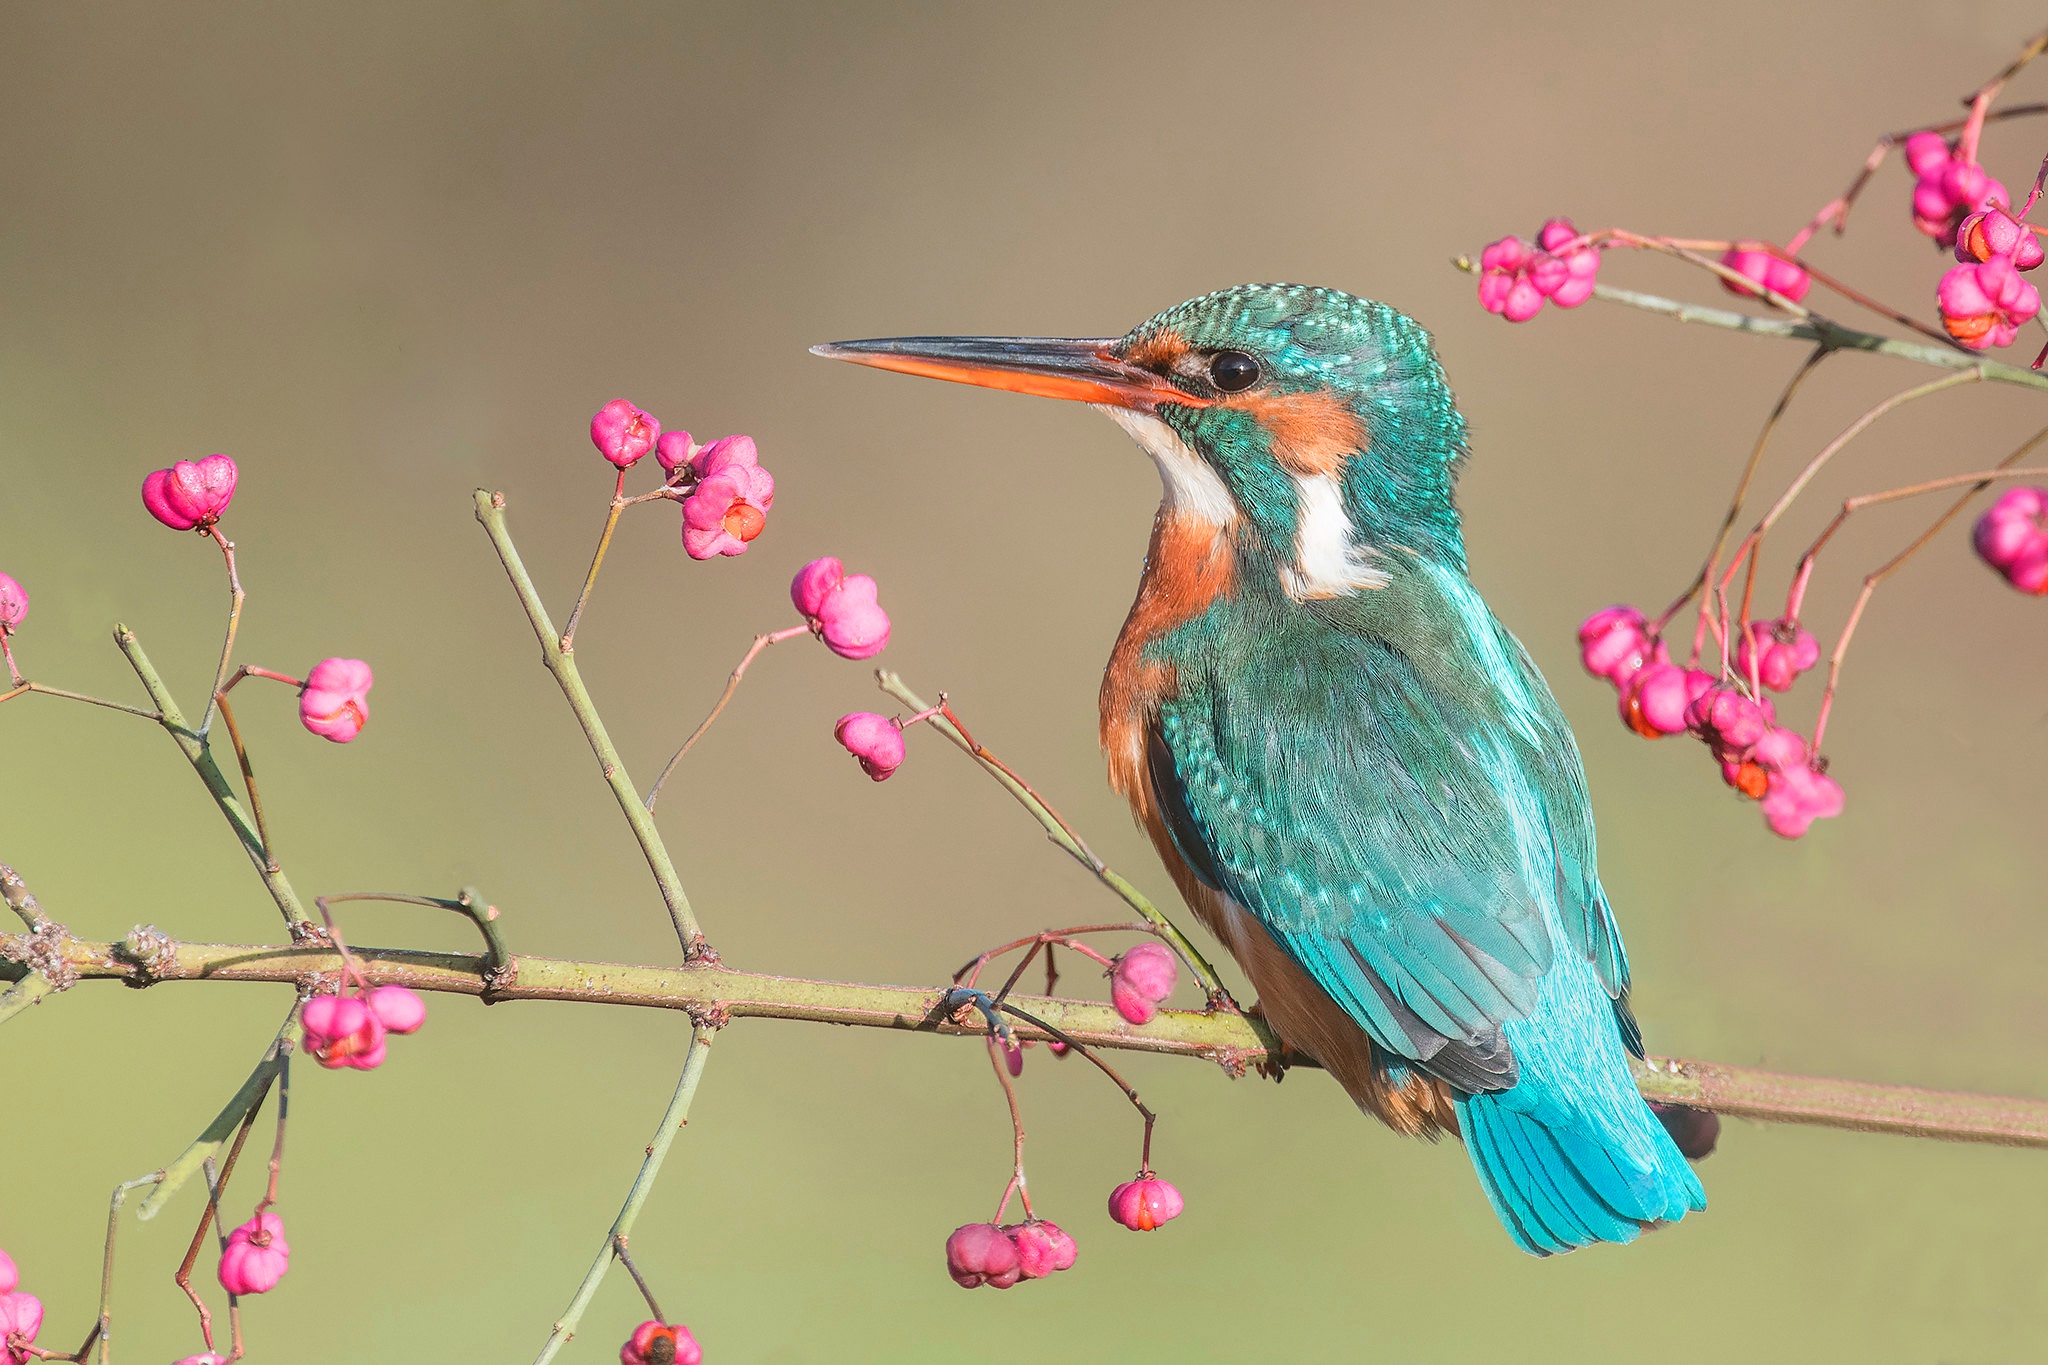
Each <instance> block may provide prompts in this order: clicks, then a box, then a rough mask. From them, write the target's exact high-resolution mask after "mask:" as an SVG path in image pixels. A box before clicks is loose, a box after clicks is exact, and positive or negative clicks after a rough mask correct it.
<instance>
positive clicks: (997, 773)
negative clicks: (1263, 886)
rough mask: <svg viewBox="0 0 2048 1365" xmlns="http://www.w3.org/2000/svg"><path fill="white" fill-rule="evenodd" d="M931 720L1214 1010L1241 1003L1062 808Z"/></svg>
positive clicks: (947, 714)
mask: <svg viewBox="0 0 2048 1365" xmlns="http://www.w3.org/2000/svg"><path fill="white" fill-rule="evenodd" d="M875 681H876V682H877V683H879V684H880V685H881V688H882V690H883V691H884V692H887V693H888V694H889V695H890V696H892V697H894V698H896V700H898V701H900V702H902V703H903V704H904V705H905V706H908V707H910V708H912V709H913V710H916V711H926V710H930V709H931V708H929V707H927V706H926V705H925V703H924V699H923V698H921V697H919V696H918V695H917V694H916V693H915V692H913V691H911V690H910V688H909V687H908V686H907V685H905V683H904V681H903V679H901V678H899V677H897V676H896V675H895V674H894V673H890V672H888V671H886V670H878V671H877V672H876V673H875ZM930 724H931V726H932V728H933V729H935V730H937V731H938V732H939V733H940V734H942V735H944V736H945V737H946V738H947V739H949V740H951V741H952V742H953V744H954V745H955V746H956V747H957V748H959V749H960V750H962V751H963V752H965V753H966V754H967V755H968V756H969V757H971V758H973V759H974V761H975V762H977V763H979V764H980V765H981V766H982V769H983V770H984V771H985V772H987V773H988V774H989V775H990V776H991V777H993V778H995V779H996V781H997V782H999V783H1001V784H1002V786H1003V789H1004V790H1005V791H1007V792H1009V793H1010V795H1011V796H1013V797H1015V798H1016V800H1017V803H1018V804H1019V805H1021V806H1023V807H1024V809H1025V810H1027V811H1030V812H1031V816H1032V818H1033V819H1035V820H1037V821H1038V824H1039V827H1040V828H1041V829H1043V830H1044V831H1045V833H1046V837H1047V838H1049V839H1051V840H1052V841H1053V842H1054V843H1055V844H1058V845H1059V846H1060V847H1061V848H1062V849H1064V850H1066V852H1067V854H1068V856H1069V857H1071V858H1073V860H1074V861H1075V862H1077V863H1079V864H1081V866H1083V867H1085V868H1087V869H1088V870H1089V872H1091V873H1093V874H1094V876H1095V878H1096V880H1098V881H1100V882H1101V883H1102V884H1103V885H1104V886H1106V887H1108V888H1109V889H1110V890H1111V891H1114V892H1115V893H1116V894H1117V896H1118V897H1119V898H1120V899H1121V900H1122V901H1123V902H1124V904H1126V905H1128V906H1130V907H1131V909H1133V910H1135V911H1137V912H1138V913H1139V914H1140V915H1142V916H1143V917H1144V918H1145V919H1146V920H1147V921H1148V922H1150V923H1151V924H1152V925H1154V926H1155V927H1156V928H1157V929H1158V930H1159V932H1160V934H1161V936H1162V937H1164V938H1165V939H1166V941H1167V942H1168V943H1169V944H1171V945H1172V946H1173V950H1174V951H1175V952H1176V953H1178V954H1180V957H1181V960H1182V961H1183V962H1185V963H1187V964H1188V970H1189V971H1191V972H1193V973H1194V975H1195V980H1196V981H1197V982H1198V983H1199V984H1200V985H1201V987H1202V993H1203V994H1204V995H1205V996H1206V997H1207V998H1208V1001H1209V1006H1210V1008H1212V1009H1225V1010H1235V1009H1236V1008H1237V1003H1236V1002H1235V1001H1233V1000H1232V999H1231V998H1230V992H1229V991H1228V990H1226V989H1225V988H1224V985H1223V979H1222V978H1221V977H1219V976H1218V975H1217V974H1216V969H1215V968H1214V967H1212V966H1210V965H1209V960H1208V959H1207V958H1205V957H1203V956H1202V953H1201V950H1200V949H1199V948H1197V947H1195V945H1194V943H1193V941H1192V940H1190V939H1189V938H1188V936H1187V935H1186V934H1183V933H1182V932H1181V931H1180V928H1179V926H1177V925H1176V924H1174V922H1173V921H1172V920H1170V919H1168V918H1167V917H1166V916H1165V915H1164V914H1162V913H1161V912H1160V911H1159V909H1158V908H1157V907H1156V906H1154V905H1153V904H1152V902H1151V901H1149V900H1147V899H1146V898H1145V896H1144V895H1143V893H1141V892H1140V891H1139V890H1138V888H1137V887H1135V886H1133V885H1131V884H1130V883H1129V882H1127V881H1125V880H1124V879H1123V877H1122V876H1121V875H1119V874H1118V873H1116V872H1115V871H1113V870H1111V868H1110V866H1109V865H1108V864H1107V863H1105V862H1103V861H1102V859H1100V858H1098V857H1096V856H1095V850H1093V849H1091V848H1089V847H1088V845H1087V844H1086V843H1084V842H1083V841H1082V839H1081V836H1080V835H1079V834H1077V833H1076V832H1075V831H1074V828H1073V826H1071V825H1069V824H1068V823H1067V822H1066V821H1065V820H1064V819H1062V818H1061V817H1060V814H1059V812H1057V811H1055V810H1054V809H1053V808H1052V807H1051V806H1050V805H1048V804H1047V803H1046V801H1045V799H1044V798H1043V797H1041V796H1040V795H1039V794H1038V793H1037V792H1035V791H1033V790H1032V788H1031V785H1030V784H1029V783H1027V782H1026V781H1025V780H1024V779H1023V778H1021V777H1019V776H1018V775H1017V774H1016V773H1015V772H1014V771H1012V770H1011V769H1010V767H1009V765H1008V764H1006V763H1004V762H1003V761H1002V760H1000V759H998V758H997V757H996V756H995V755H994V754H992V753H990V752H989V751H988V750H987V749H985V748H983V747H982V746H981V745H980V744H979V743H977V742H976V741H975V739H974V737H973V736H972V735H969V734H968V733H967V731H966V730H965V729H963V728H962V727H961V725H960V724H959V721H958V719H957V718H956V717H955V716H954V715H953V714H952V712H951V711H950V710H946V711H942V712H941V714H939V715H936V716H933V717H932V718H931V721H930Z"/></svg>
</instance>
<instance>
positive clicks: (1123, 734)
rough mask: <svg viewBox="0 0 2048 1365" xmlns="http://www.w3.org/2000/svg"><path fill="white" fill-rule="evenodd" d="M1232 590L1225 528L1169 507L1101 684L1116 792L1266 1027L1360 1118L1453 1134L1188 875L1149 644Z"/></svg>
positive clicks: (1438, 1100) (1434, 1098)
mask: <svg viewBox="0 0 2048 1365" xmlns="http://www.w3.org/2000/svg"><path fill="white" fill-rule="evenodd" d="M1234 581H1235V558H1234V554H1233V551H1232V549H1231V543H1230V536H1229V533H1228V532H1227V531H1225V530H1224V528H1222V527H1219V526H1213V525H1210V524H1208V523H1205V522H1201V521H1196V520H1193V519H1191V518H1188V517H1186V516H1185V515H1181V516H1173V515H1169V514H1168V512H1167V511H1166V509H1164V508H1162V509H1160V513H1159V517H1158V519H1157V520H1156V521H1155V522H1154V523H1153V526H1152V545H1151V550H1150V552H1149V554H1148V555H1147V558H1146V564H1145V576H1144V578H1143V579H1142V580H1141V581H1140V582H1139V584H1138V596H1137V600H1136V601H1134V602H1133V603H1132V604H1131V612H1130V615H1129V616H1128V617H1126V618H1125V620H1124V627H1123V630H1122V631H1121V632H1120V633H1119V634H1118V636H1117V641H1116V648H1115V650H1114V651H1113V652H1112V653H1111V654H1110V658H1109V667H1108V668H1107V669H1106V670H1105V671H1104V674H1103V679H1102V698H1101V702H1102V748H1103V752H1104V753H1105V754H1106V755H1107V756H1108V759H1109V781H1110V785H1111V786H1112V787H1114V788H1115V789H1116V790H1117V791H1118V792H1120V793H1122V794H1123V796H1124V799H1125V800H1127V801H1129V802H1130V803H1131V811H1132V813H1133V814H1134V815H1135V816H1137V818H1138V823H1139V824H1141V825H1143V826H1144V827H1145V830H1146V832H1147V833H1148V834H1150V835H1151V837H1152V845H1153V847H1154V848H1156V849H1157V850H1158V851H1159V857H1160V859H1161V860H1162V861H1163V862H1164V863H1165V864H1166V869H1167V872H1168V873H1169V874H1170V875H1171V876H1172V877H1173V880H1174V883H1175V885H1177V886H1178V887H1179V888H1180V893H1181V897H1182V899H1184V900H1186V901H1187V903H1188V906H1189V908H1190V909H1192V910H1193V911H1194V912H1195V915H1196V917H1197V918H1199V919H1200V920H1201V921H1202V923H1203V924H1204V925H1205V926H1206V927H1207V928H1208V930H1209V932H1210V933H1212V934H1214V935H1215V936H1216V938H1217V940H1218V941H1220V942H1221V943H1222V944H1223V945H1224V947H1226V948H1227V949H1229V950H1230V954H1231V956H1232V957H1234V958H1236V959H1237V963H1238V965H1239V966H1240V967H1242V968H1244V971H1245V975H1246V976H1248V977H1249V978H1251V983H1252V987H1253V989H1254V990H1256V991H1257V992H1258V993H1259V1002H1260V1005H1261V1008H1262V1009H1263V1011H1264V1013H1265V1016H1266V1020H1267V1022H1268V1023H1270V1024H1271V1025H1272V1026H1273V1028H1274V1030H1275V1031H1276V1032H1278V1033H1279V1034H1280V1036H1281V1038H1282V1039H1283V1040H1284V1041H1285V1042H1286V1044H1287V1045H1288V1047H1289V1048H1291V1049H1293V1050H1296V1051H1300V1052H1303V1053H1306V1054H1307V1055H1309V1056H1311V1057H1313V1058H1315V1059H1316V1061H1317V1062H1319V1063H1320V1064H1321V1065H1322V1066H1323V1067H1324V1068H1325V1069H1327V1070H1328V1071H1329V1072H1330V1074H1331V1075H1333V1076H1335V1077H1336V1078H1337V1080H1338V1082H1339V1083H1340V1084H1341V1085H1343V1087H1344V1089H1345V1091H1346V1093H1348V1094H1349V1095H1350V1096H1351V1098H1352V1099H1353V1100H1354V1101H1355V1102H1357V1104H1358V1105H1359V1106H1360V1107H1361V1108H1363V1109H1365V1110H1367V1111H1368V1112H1370V1113H1372V1114H1374V1115H1375V1116H1377V1117H1378V1118H1379V1119H1380V1120H1381V1121H1382V1122H1384V1123H1386V1124H1387V1126H1388V1127H1390V1128H1392V1129H1394V1130H1395V1131H1396V1132H1398V1133H1403V1134H1406V1135H1409V1136H1421V1137H1431V1138H1434V1137H1436V1136H1437V1135H1438V1134H1441V1133H1456V1132H1457V1130H1458V1129H1457V1117H1456V1114H1455V1111H1454V1110H1453V1107H1452V1104H1451V1097H1450V1092H1449V1091H1448V1090H1446V1089H1445V1088H1444V1086H1443V1085H1442V1083H1441V1082H1438V1081H1435V1080H1433V1079H1431V1078H1429V1077H1427V1076H1424V1075H1422V1074H1421V1073H1419V1072H1410V1073H1409V1075H1408V1077H1407V1079H1406V1080H1404V1081H1403V1082H1402V1083H1401V1084H1399V1085H1396V1084H1394V1083H1393V1081H1392V1080H1391V1079H1390V1078H1389V1076H1388V1075H1387V1072H1386V1069H1385V1067H1384V1066H1382V1065H1381V1064H1380V1062H1379V1060H1378V1059H1377V1058H1376V1057H1375V1056H1374V1053H1373V1048H1372V1043H1371V1039H1370V1038H1368V1037H1367V1036H1366V1033H1365V1030H1364V1029H1362V1028H1360V1027H1359V1026H1358V1024H1357V1023H1355V1022H1354V1021H1353V1020H1352V1019H1351V1017H1350V1016H1349V1015H1348V1014H1346V1013H1345V1012H1344V1010H1343V1008H1342V1007H1341V1006H1339V1005H1338V1004H1337V1003H1336V1002H1335V1001H1334V1000H1332V999H1330V997H1329V996H1328V995H1327V994H1325V993H1324V991H1323V989H1322V988H1321V987H1320V986H1318V985H1316V984H1315V982H1314V980H1313V979H1311V978H1310V977H1309V975H1308V973H1306V972H1304V971H1303V970H1302V969H1301V968H1300V967H1299V966H1297V965H1296V964H1295V962H1294V960H1293V959H1292V958H1290V957H1288V956H1287V954H1286V953H1285V952H1283V951H1282V950H1281V948H1280V946H1279V945H1278V944H1277V943H1275V942H1274V941H1273V939H1272V936H1271V935H1269V934H1268V933H1267V932H1266V931H1265V929H1264V928H1262V927H1261V926H1260V925H1259V923H1258V921H1257V920H1256V919H1254V918H1253V917H1252V916H1251V915H1250V914H1249V913H1248V912H1246V911H1245V910H1244V909H1243V908H1242V907H1241V906H1239V905H1237V904H1236V903H1235V902H1234V901H1232V900H1231V899H1230V898H1229V897H1228V896H1226V895H1224V894H1223V893H1222V892H1220V891H1218V890H1216V889H1215V888H1214V887H1211V886H1208V885H1207V884H1205V883H1204V882H1203V881H1202V880H1201V879H1200V878H1199V877H1197V876H1196V875H1195V874H1194V872H1193V871H1192V870H1191V869H1189V867H1188V866H1187V864H1186V863H1185V862H1184V861H1183V860H1182V859H1181V857H1180V854H1179V851H1178V850H1177V849H1175V848H1174V845H1173V838H1172V836H1171V835H1170V834H1169V833H1168V832H1167V829H1166V825H1165V822H1164V820H1163V819H1162V818H1161V817H1160V814H1159V803H1158V801H1157V799H1156V798H1155V797H1154V795H1153V792H1152V781H1151V776H1150V773H1149V770H1148V768H1147V764H1146V758H1145V753H1146V740H1147V736H1148V735H1149V734H1150V733H1151V729H1152V727H1153V725H1155V724H1156V723H1157V722H1158V718H1159V706H1160V703H1161V702H1162V701H1164V700H1165V699H1166V698H1168V697H1170V696H1172V695H1173V690H1174V685H1175V679H1174V675H1173V670H1172V668H1171V667H1170V666H1168V665H1166V664H1163V663H1159V662H1157V661H1152V660H1147V659H1146V658H1145V657H1144V651H1145V646H1146V645H1147V644H1148V643H1149V642H1151V641H1152V640H1155V639H1157V638H1158V637H1159V636H1161V635H1163V634H1165V633H1166V632H1167V631H1170V630H1172V629H1174V628H1175V627H1177V626H1180V625H1183V624H1185V623H1186V622H1188V621H1191V620H1193V619H1194V618H1195V617H1197V616H1199V615H1200V614H1201V613H1202V612H1204V611H1206V610H1208V608H1209V606H1210V605H1211V604H1212V603H1214V602H1215V601H1216V600H1217V599H1218V598H1219V597H1222V596H1224V595H1226V594H1228V593H1229V592H1230V591H1231V590H1232V586H1233V584H1234Z"/></svg>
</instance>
